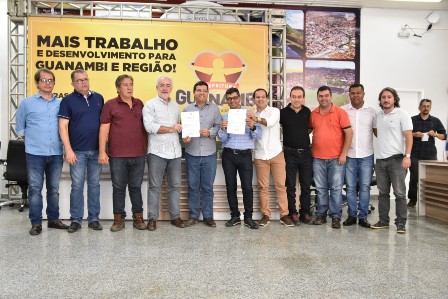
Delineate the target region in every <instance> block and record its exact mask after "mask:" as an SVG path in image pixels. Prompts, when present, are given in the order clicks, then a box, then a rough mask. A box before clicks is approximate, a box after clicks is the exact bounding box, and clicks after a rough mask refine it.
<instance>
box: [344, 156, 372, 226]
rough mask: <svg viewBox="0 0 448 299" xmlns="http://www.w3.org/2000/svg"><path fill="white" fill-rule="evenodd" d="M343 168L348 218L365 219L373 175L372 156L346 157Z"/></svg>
mask: <svg viewBox="0 0 448 299" xmlns="http://www.w3.org/2000/svg"><path fill="white" fill-rule="evenodd" d="M345 167H346V168H345V183H346V184H347V204H348V216H349V217H354V218H359V219H365V218H367V215H368V213H369V203H370V183H371V182H372V175H373V155H370V156H368V157H364V158H350V157H347V163H346V165H345ZM358 186H359V189H358ZM358 192H359V205H358ZM358 210H359V213H358Z"/></svg>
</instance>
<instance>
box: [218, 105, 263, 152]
mask: <svg viewBox="0 0 448 299" xmlns="http://www.w3.org/2000/svg"><path fill="white" fill-rule="evenodd" d="M240 109H244V108H243V107H242V106H241V107H240ZM227 118H228V113H227V112H226V113H224V115H223V116H222V119H223V120H227ZM261 133H262V128H261V126H260V124H259V123H255V130H254V131H252V130H251V129H250V127H249V126H248V125H246V129H245V131H244V134H229V133H227V130H222V129H219V131H218V138H219V140H221V142H222V146H223V147H225V148H230V149H234V150H247V149H254V139H259V138H261Z"/></svg>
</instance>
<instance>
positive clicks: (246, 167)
mask: <svg viewBox="0 0 448 299" xmlns="http://www.w3.org/2000/svg"><path fill="white" fill-rule="evenodd" d="M225 97H226V100H227V104H228V105H229V107H230V110H229V111H228V112H227V113H225V114H224V115H223V121H222V122H221V128H220V129H219V131H218V137H219V139H220V140H221V142H222V145H223V148H224V150H223V153H222V168H223V170H224V177H225V180H226V188H227V200H228V202H229V207H230V215H231V218H230V220H229V221H227V222H226V226H227V227H232V226H235V225H238V224H241V220H240V215H241V214H240V211H239V210H238V198H237V193H236V189H237V178H236V173H237V171H238V174H239V176H240V180H241V188H242V190H243V203H244V225H246V226H247V227H250V228H252V229H257V228H258V224H256V223H255V221H254V220H253V219H252V214H253V189H252V176H253V166H252V150H253V149H254V139H260V138H261V133H262V132H261V126H260V124H258V123H255V121H254V120H253V119H251V118H250V117H249V116H248V115H247V114H248V112H249V111H248V110H247V109H245V108H244V107H242V106H241V98H240V92H239V90H238V89H236V88H233V87H232V88H229V89H227V91H226V93H225Z"/></svg>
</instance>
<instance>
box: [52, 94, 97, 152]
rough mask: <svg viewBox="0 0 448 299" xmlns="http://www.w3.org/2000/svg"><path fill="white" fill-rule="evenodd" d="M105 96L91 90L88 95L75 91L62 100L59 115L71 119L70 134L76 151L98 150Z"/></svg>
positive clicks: (71, 142) (72, 145) (71, 143)
mask: <svg viewBox="0 0 448 299" xmlns="http://www.w3.org/2000/svg"><path fill="white" fill-rule="evenodd" d="M103 106H104V99H103V96H102V95H100V94H99V93H96V92H93V91H90V92H89V95H88V96H84V95H83V94H81V93H79V92H77V91H76V90H75V91H73V92H72V93H71V94H69V95H68V96H66V97H65V98H63V99H62V101H61V107H60V108H59V115H58V116H59V117H60V118H65V119H68V120H69V123H68V134H69V138H70V145H71V147H72V149H73V150H74V151H92V150H98V134H99V130H100V117H101V110H102V109H103Z"/></svg>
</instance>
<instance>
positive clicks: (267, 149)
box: [254, 106, 282, 160]
mask: <svg viewBox="0 0 448 299" xmlns="http://www.w3.org/2000/svg"><path fill="white" fill-rule="evenodd" d="M255 115H256V116H257V117H261V118H264V119H265V120H266V124H267V125H266V126H264V125H262V124H260V126H261V127H262V134H261V138H260V139H255V155H254V156H255V159H261V160H270V159H272V158H274V157H276V156H278V154H280V152H281V151H282V143H281V141H280V110H279V109H278V108H273V107H269V106H267V107H266V108H265V109H264V110H263V111H261V112H255Z"/></svg>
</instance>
